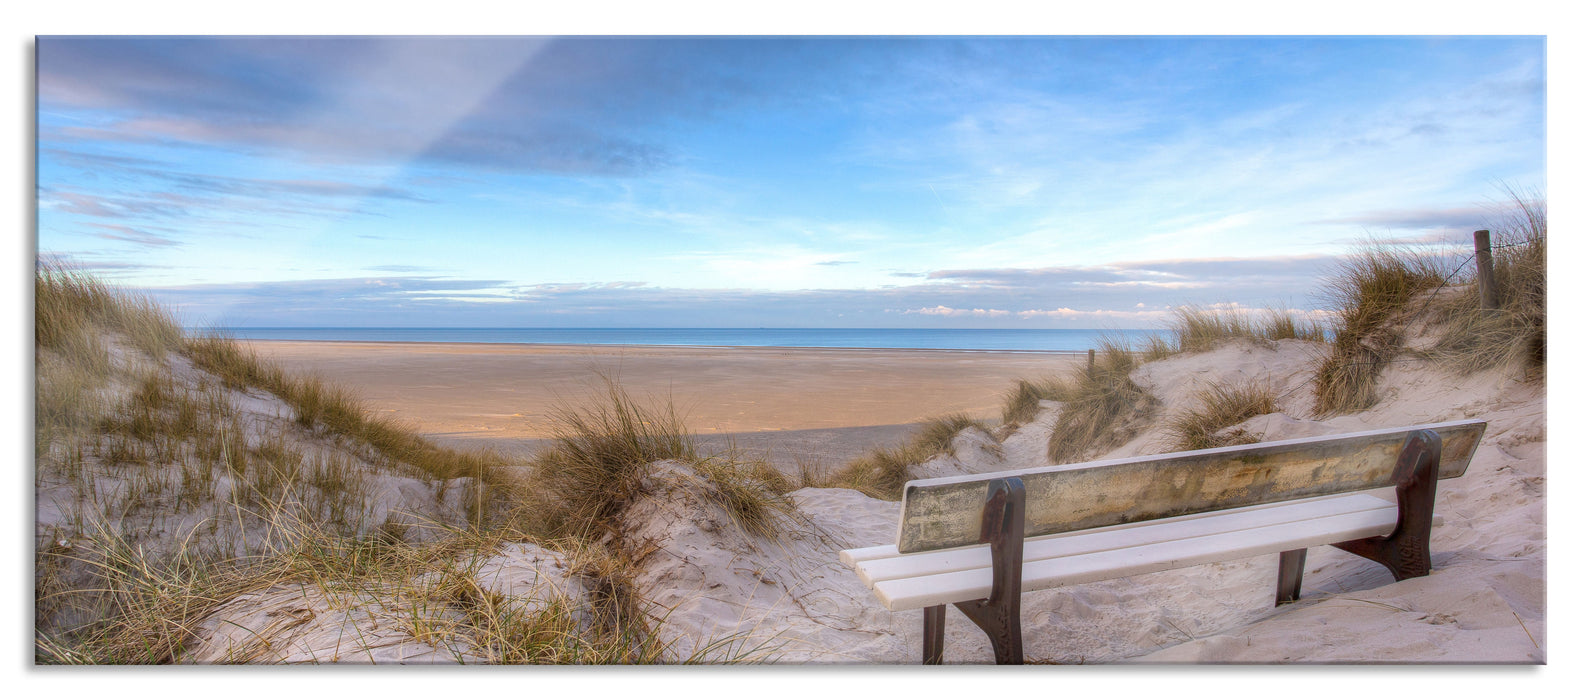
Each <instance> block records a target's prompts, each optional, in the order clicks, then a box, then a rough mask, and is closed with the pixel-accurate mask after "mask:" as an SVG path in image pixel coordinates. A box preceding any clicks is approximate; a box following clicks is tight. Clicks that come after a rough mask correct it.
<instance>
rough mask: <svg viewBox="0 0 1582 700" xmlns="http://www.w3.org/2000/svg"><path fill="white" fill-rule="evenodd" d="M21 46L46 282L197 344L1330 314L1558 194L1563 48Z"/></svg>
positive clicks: (1472, 40) (1063, 42)
mask: <svg viewBox="0 0 1582 700" xmlns="http://www.w3.org/2000/svg"><path fill="white" fill-rule="evenodd" d="M36 48H37V55H36V69H37V83H36V85H37V110H38V112H37V126H36V129H37V188H38V189H37V192H38V195H37V248H38V254H39V256H40V257H41V258H43V259H47V260H53V261H60V262H62V263H65V264H68V265H71V266H74V267H77V268H80V269H84V270H87V271H90V272H92V273H94V274H96V275H98V276H100V277H101V278H103V279H105V280H106V281H109V282H112V283H114V284H116V285H120V286H122V287H126V288H129V289H133V290H136V291H141V292H145V293H147V294H149V295H150V296H152V297H154V298H155V299H157V300H159V301H161V302H164V303H166V304H168V305H169V306H170V307H171V308H172V309H173V310H175V311H176V312H177V314H178V316H179V318H180V319H181V320H182V322H183V323H186V324H188V325H192V326H214V325H219V326H230V327H249V326H394V327H435V326H440V327H445V326H449V327H759V326H766V327H915V328H947V327H953V328H980V327H981V328H1149V327H1156V326H1157V325H1158V324H1160V323H1161V322H1164V321H1166V320H1168V318H1169V317H1170V313H1171V309H1173V308H1176V307H1180V306H1183V305H1195V306H1204V307H1215V308H1245V309H1260V308H1265V307H1272V308H1280V309H1294V310H1298V311H1302V312H1307V311H1314V310H1321V309H1323V308H1324V307H1325V306H1326V302H1325V300H1324V298H1323V294H1322V290H1321V284H1320V282H1321V279H1322V278H1323V276H1324V275H1325V274H1326V272H1328V271H1330V270H1332V269H1334V265H1335V264H1336V263H1337V260H1338V259H1339V258H1340V256H1344V255H1346V254H1347V253H1350V252H1355V251H1356V250H1357V249H1358V247H1359V246H1361V245H1364V244H1366V243H1367V242H1369V241H1375V242H1380V241H1382V242H1384V243H1386V244H1391V243H1411V244H1420V245H1421V244H1437V243H1443V242H1447V241H1448V242H1451V243H1450V245H1453V246H1454V250H1455V251H1456V254H1458V255H1459V254H1462V252H1466V253H1470V250H1469V248H1470V237H1471V232H1472V230H1474V229H1476V228H1483V227H1485V226H1486V224H1487V222H1489V221H1490V220H1491V219H1493V218H1497V217H1498V214H1499V212H1498V209H1499V207H1500V205H1501V204H1502V203H1503V202H1504V201H1505V200H1506V198H1505V188H1506V187H1514V188H1516V189H1519V190H1521V191H1528V192H1531V191H1536V192H1540V193H1541V192H1542V191H1543V190H1544V188H1545V186H1546V167H1547V166H1546V123H1545V111H1546V99H1547V75H1546V60H1545V53H1546V45H1545V40H1544V38H1542V37H1531V36H1527V37H1523V36H1515V37H1410V38H1402V37H1330V38H1324V37H1307V38H1302V37H1284V38H1259V37H1224V38H1211V37H1197V38H1171V37H1133V38H1127V37H1010V38H952V37H941V38H904V37H891V38H833V37H816V38H668V37H662V38H652V37H651V38H641V37H638V38H601V37H571V38H555V37H534V38H499V37H490V38H470V39H468V38H378V37H360V38H325V37H314V38H309V37H275V38H248V37H214V38H204V37H180V38H158V37H153V38H128V37H83V38H74V37H63V36H42V37H39V38H38V39H37V42H36ZM1463 248H1466V249H1468V250H1465V251H1463V250H1462V249H1463Z"/></svg>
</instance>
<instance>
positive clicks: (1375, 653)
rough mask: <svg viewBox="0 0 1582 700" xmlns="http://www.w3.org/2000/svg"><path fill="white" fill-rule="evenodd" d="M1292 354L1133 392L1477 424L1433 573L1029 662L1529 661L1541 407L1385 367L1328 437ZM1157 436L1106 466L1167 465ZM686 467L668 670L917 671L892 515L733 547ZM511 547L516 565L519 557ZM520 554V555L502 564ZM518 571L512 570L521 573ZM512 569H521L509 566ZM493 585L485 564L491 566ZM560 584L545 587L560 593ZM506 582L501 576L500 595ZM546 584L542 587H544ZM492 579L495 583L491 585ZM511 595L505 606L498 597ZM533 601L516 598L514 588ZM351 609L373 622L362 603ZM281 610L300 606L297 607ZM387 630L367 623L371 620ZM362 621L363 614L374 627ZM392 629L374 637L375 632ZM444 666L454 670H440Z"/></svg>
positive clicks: (1287, 426) (952, 645)
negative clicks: (895, 586) (877, 582)
mask: <svg viewBox="0 0 1582 700" xmlns="http://www.w3.org/2000/svg"><path fill="white" fill-rule="evenodd" d="M1316 356H1317V347H1316V346H1314V345H1312V344H1309V343H1303V342H1297V341H1284V342H1280V343H1274V344H1253V343H1234V344H1230V345H1227V346H1225V347H1222V348H1220V349H1218V350H1215V351H1212V352H1207V353H1198V354H1190V355H1182V356H1177V357H1173V358H1170V359H1168V360H1164V361H1161V362H1157V363H1152V364H1149V365H1145V366H1144V367H1143V368H1142V369H1140V370H1138V371H1137V372H1135V373H1134V375H1133V378H1134V380H1136V381H1138V382H1139V383H1140V384H1143V385H1145V386H1147V387H1148V388H1150V389H1151V390H1152V391H1153V392H1154V393H1155V394H1156V395H1157V396H1159V397H1160V398H1161V399H1162V400H1163V401H1164V402H1165V405H1166V407H1167V408H1166V410H1167V411H1169V410H1182V409H1183V408H1185V407H1187V406H1188V405H1189V403H1190V399H1189V396H1190V395H1191V393H1192V391H1193V390H1194V388H1195V387H1197V386H1199V385H1201V384H1203V383H1204V382H1211V381H1221V380H1238V381H1240V380H1248V379H1256V380H1262V381H1267V382H1269V383H1270V384H1271V385H1273V386H1274V387H1276V388H1277V390H1278V391H1280V392H1281V393H1282V394H1285V395H1284V396H1283V397H1282V398H1281V400H1280V401H1279V407H1280V412H1279V413H1276V414H1271V415H1269V416H1260V417H1257V418H1254V419H1252V420H1249V421H1247V422H1246V423H1244V424H1243V427H1245V428H1246V429H1247V430H1249V431H1252V432H1254V433H1258V434H1261V435H1262V436H1263V437H1264V438H1265V439H1282V438H1291V437H1299V436H1305V435H1317V434H1326V433H1335V432H1345V431H1354V430H1361V429H1368V428H1376V427H1388V426H1402V425H1410V424H1416V423H1428V422H1437V421H1447V420H1455V419H1460V418H1467V417H1476V418H1481V419H1484V420H1487V421H1488V422H1489V428H1488V431H1487V433H1486V434H1485V436H1484V439H1483V442H1482V444H1481V445H1480V447H1479V449H1478V452H1477V455H1476V457H1475V458H1474V459H1473V461H1472V463H1471V466H1470V467H1469V469H1468V471H1467V473H1466V475H1465V476H1463V477H1461V478H1458V479H1450V480H1446V481H1442V482H1441V483H1440V485H1439V495H1438V501H1437V507H1436V512H1438V513H1440V514H1441V515H1442V516H1443V518H1444V524H1443V525H1442V526H1441V527H1437V528H1435V530H1434V535H1433V540H1432V549H1433V566H1434V570H1433V573H1432V574H1431V575H1430V576H1427V577H1423V578H1418V579H1411V580H1407V581H1402V582H1394V581H1393V580H1392V579H1391V577H1390V576H1389V574H1388V573H1387V572H1386V571H1385V570H1384V568H1383V567H1381V566H1379V565H1377V564H1374V563H1372V562H1369V561H1366V560H1363V559H1360V558H1357V557H1354V556H1351V555H1349V554H1345V553H1343V552H1340V551H1338V550H1334V549H1332V548H1320V549H1315V550H1313V551H1312V552H1311V553H1310V555H1309V558H1308V567H1307V571H1306V577H1305V581H1304V587H1303V599H1302V600H1301V601H1299V602H1297V603H1296V604H1293V605H1287V606H1281V607H1278V608H1276V607H1275V606H1274V605H1273V602H1274V600H1273V598H1274V576H1275V560H1276V557H1275V556H1274V555H1269V556H1264V557H1255V558H1252V559H1246V560H1240V561H1228V562H1221V563H1217V564H1212V565H1207V566H1199V567H1194V568H1189V569H1182V570H1177V571H1169V572H1160V573H1155V574H1149V575H1146V576H1136V577H1131V578H1125V579H1117V580H1112V581H1104V582H1098V583H1093V584H1087V585H1080V586H1070V587H1064V588H1059V589H1054V590H1046V591H1036V592H1032V593H1028V594H1026V595H1025V596H1024V598H1023V608H1022V609H1023V633H1024V645H1025V648H1026V652H1027V655H1028V656H1029V657H1030V658H1032V659H1035V660H1047V661H1054V662H1061V663H1118V662H1124V663H1177V662H1191V663H1293V662H1294V663H1332V662H1348V663H1436V662H1468V663H1517V664H1532V663H1543V662H1544V661H1545V660H1546V650H1545V649H1546V625H1545V620H1546V608H1545V578H1544V572H1545V564H1546V549H1545V512H1544V505H1545V491H1546V487H1545V473H1546V460H1545V446H1546V444H1547V433H1546V429H1545V405H1544V402H1545V391H1544V387H1543V386H1542V385H1541V384H1524V383H1521V382H1518V381H1515V380H1514V379H1511V378H1509V377H1503V376H1501V375H1499V374H1497V373H1488V374H1484V375H1479V376H1474V377H1470V378H1457V377H1452V376H1448V375H1445V374H1442V373H1439V372H1437V371H1434V370H1432V369H1429V368H1426V367H1422V366H1416V365H1414V364H1412V363H1403V364H1399V365H1396V366H1394V367H1392V368H1391V369H1389V370H1388V371H1387V372H1386V373H1385V375H1384V377H1383V380H1382V381H1383V384H1382V387H1383V388H1382V395H1383V396H1384V400H1383V401H1382V402H1381V403H1380V404H1379V405H1378V406H1377V407H1375V408H1373V409H1370V410H1368V411H1365V412H1362V413H1358V414H1355V415H1349V416H1341V417H1336V418H1332V419H1327V420H1314V419H1312V418H1311V417H1310V410H1311V398H1310V391H1311V386H1310V385H1304V384H1305V382H1306V381H1307V378H1308V377H1310V376H1311V363H1312V362H1313V360H1314V359H1315V358H1316ZM1059 410H1060V407H1059V406H1058V405H1055V404H1046V405H1045V406H1044V407H1043V409H1042V412H1041V413H1040V415H1039V417H1038V419H1037V420H1035V421H1033V422H1032V423H1030V424H1028V425H1026V426H1023V427H1022V428H1021V429H1020V430H1018V431H1017V432H1015V433H1014V434H1011V435H1009V436H1007V437H1006V438H1005V439H1004V441H1003V443H1002V444H1001V445H1000V446H999V449H998V450H996V449H994V447H993V443H994V440H993V439H992V437H990V436H988V435H987V434H985V433H982V432H980V431H968V432H967V433H964V434H963V435H961V436H958V438H957V439H956V450H955V451H956V456H954V457H939V458H936V459H934V460H931V461H930V462H929V463H927V464H924V465H921V466H920V467H919V470H918V471H919V473H920V475H923V476H938V475H945V474H956V473H978V472H986V471H993V470H1000V469H1011V468H1020V467H1033V466H1041V465H1042V464H1044V463H1045V460H1044V457H1043V450H1044V445H1045V442H1046V441H1047V438H1048V435H1049V431H1050V429H1051V426H1052V425H1053V422H1054V420H1055V417H1056V416H1057V415H1058V411H1059ZM1158 425H1159V421H1156V422H1155V427H1152V428H1150V429H1149V430H1147V431H1145V432H1144V433H1143V434H1141V435H1139V436H1138V437H1137V438H1136V439H1134V440H1132V441H1131V442H1130V443H1128V444H1127V445H1125V446H1122V447H1121V448H1119V449H1117V450H1115V451H1113V452H1112V453H1110V454H1108V455H1105V456H1106V457H1115V456H1124V455H1135V454H1145V453H1151V452H1157V451H1160V450H1161V449H1163V447H1164V445H1165V444H1166V443H1165V439H1164V435H1163V432H1162V430H1161V429H1160V428H1159V427H1158ZM706 488H707V487H706V486H705V485H704V484H703V482H702V481H701V480H700V478H699V477H698V476H697V475H696V474H695V473H694V472H693V471H692V470H691V469H690V468H689V467H687V466H686V465H682V464H678V463H661V464H659V465H657V466H656V468H655V472H654V475H653V476H652V477H651V479H650V481H649V488H648V493H647V495H646V496H645V497H643V498H642V499H640V500H639V501H638V502H637V503H636V504H635V505H633V506H632V507H631V508H630V509H628V510H627V511H626V512H625V514H624V516H623V517H624V519H625V524H626V527H627V532H628V533H629V537H630V542H632V543H634V544H635V546H637V547H638V548H639V549H641V550H643V551H645V552H646V555H645V556H643V557H642V558H641V559H640V560H639V562H638V564H637V566H638V571H637V572H636V580H637V584H638V586H639V589H640V591H641V592H642V594H643V595H644V597H645V598H646V599H647V601H648V602H649V605H650V611H651V612H652V613H653V614H655V615H656V616H658V617H661V618H662V619H663V623H662V624H661V625H660V626H659V629H660V633H661V635H663V638H664V639H665V640H666V641H667V642H669V643H670V644H672V645H673V646H672V651H673V652H674V655H675V656H676V658H677V659H684V658H688V657H690V656H693V655H701V657H702V658H704V659H715V660H720V659H726V658H741V657H745V658H749V659H756V660H765V661H775V662H781V663H836V664H912V663H917V662H918V660H919V658H920V655H921V639H920V637H921V630H922V622H921V612H920V611H911V612H903V613H890V612H888V611H885V610H884V609H883V608H882V607H880V606H879V604H878V602H877V601H876V600H875V599H874V598H873V597H872V594H871V593H870V592H869V591H868V590H867V589H866V587H864V586H863V585H862V584H861V583H860V582H859V581H858V579H857V577H856V576H855V574H854V573H852V572H851V571H850V570H849V569H847V568H846V567H845V566H843V565H841V564H840V563H839V560H838V557H837V553H838V552H839V550H841V549H843V548H847V547H854V546H867V545H874V544H881V543H886V542H892V541H893V538H894V534H895V520H896V517H897V513H898V507H899V504H897V503H892V502H885V501H879V500H875V499H872V498H868V497H865V496H862V495H861V494H858V493H856V492H854V491H848V490H843V489H803V490H801V491H797V492H795V493H794V494H792V497H793V498H794V500H795V502H796V504H797V506H798V512H799V513H800V515H799V517H798V519H797V522H794V523H789V527H788V533H787V534H785V535H783V536H781V537H779V538H777V539H765V538H761V537H755V536H750V535H747V534H745V533H744V532H743V531H742V530H741V529H740V528H738V527H737V526H736V525H735V524H734V523H733V522H732V521H731V520H730V518H729V516H728V515H726V514H725V512H724V511H723V510H721V509H720V508H719V507H718V506H717V505H714V504H713V503H712V502H710V501H709V499H707V498H706V497H705V496H704V492H705V489H706ZM524 551H526V550H524ZM516 554H517V555H522V552H517V553H516ZM531 554H532V555H533V556H532V557H529V558H530V559H531V558H534V557H536V558H537V560H538V563H537V564H532V565H522V566H517V568H514V569H511V571H513V572H514V573H513V574H511V575H509V576H505V577H503V579H502V577H500V576H498V575H496V576H495V577H494V578H493V579H491V580H490V581H489V582H487V583H486V584H485V585H487V586H489V587H490V588H491V589H492V590H499V591H503V592H505V593H507V594H511V593H512V592H513V591H514V593H515V594H516V595H517V598H518V602H519V604H531V603H530V601H531V599H533V598H534V597H535V596H542V595H544V593H543V592H542V591H544V590H553V591H568V590H569V591H572V592H573V594H575V592H576V590H577V588H576V585H575V584H574V583H573V582H570V581H568V580H566V579H565V578H564V576H563V574H553V575H552V571H551V570H554V571H559V569H558V568H557V566H558V564H554V562H555V561H558V560H556V559H555V556H554V555H553V554H550V553H546V552H542V551H534V552H531ZM518 558H519V559H520V558H521V556H518ZM524 567H525V568H524ZM497 568H498V567H497ZM556 576H559V578H555V577H556ZM513 577H514V578H513ZM540 577H542V580H543V581H547V582H550V583H553V584H554V585H550V586H540V585H539V584H540ZM502 580H504V581H505V583H504V584H502V583H501V581H502ZM512 580H515V581H518V583H519V584H520V585H518V586H517V587H516V588H515V589H513V588H511V585H510V581H512ZM528 590H531V591H535V592H533V593H527V594H525V595H524V594H523V593H522V592H523V591H528ZM315 595H316V594H315V593H314V592H313V591H311V590H303V591H273V592H268V593H266V594H265V596H264V597H263V598H260V599H259V600H258V601H257V602H256V603H254V604H252V605H246V604H243V602H242V601H237V602H235V603H233V604H232V605H231V606H228V608H227V609H226V610H225V611H222V614H221V615H217V616H215V617H214V618H211V620H210V621H209V622H208V623H206V624H207V625H208V627H206V628H205V629H211V630H217V631H216V632H213V633H211V636H210V637H209V639H208V641H207V646H204V647H202V648H201V649H200V650H199V651H198V652H196V654H195V656H194V657H193V658H194V659H204V660H212V659H216V658H225V655H226V654H230V653H235V649H236V648H237V647H238V644H239V642H237V640H235V639H233V638H231V637H227V636H226V635H225V634H224V633H223V628H224V626H225V622H224V620H233V621H244V622H245V621H247V620H252V621H253V622H254V623H259V622H262V620H261V619H260V618H258V617H257V616H258V615H259V614H260V613H259V608H258V607H257V606H258V605H261V604H263V603H264V602H265V600H266V599H269V596H274V599H278V600H277V601H276V603H275V605H277V607H283V608H290V609H304V610H315V611H317V610H318V608H317V607H315V606H316V605H318V603H316V602H315V601H316V600H318V599H317V598H315V597H314V596H315ZM357 605H360V606H365V607H366V606H369V605H376V603H371V602H368V601H359V602H358V603H357ZM293 606H294V607H293ZM381 614H382V613H381ZM315 615H316V618H315V621H311V622H304V623H301V624H300V625H297V626H295V627H293V631H292V632H291V634H290V636H289V638H288V639H282V640H281V641H284V642H287V643H286V644H283V645H278V646H279V648H281V649H282V651H281V652H280V654H281V655H280V656H279V657H277V659H278V660H291V661H303V660H310V659H316V660H324V657H323V656H322V654H323V653H324V651H323V649H322V647H323V645H324V641H325V640H327V639H330V638H331V637H334V638H337V639H344V638H345V633H344V625H345V624H346V623H345V619H346V617H345V616H344V615H335V614H327V613H324V612H322V611H320V612H316V613H315ZM370 615H371V616H372V617H377V616H378V615H376V614H372V613H370ZM392 628H397V629H398V628H400V625H398V624H393V623H392V624H387V625H386V626H385V629H387V630H388V629H392ZM389 634H390V635H393V636H390V637H389V638H388V639H387V638H381V641H380V642H379V645H380V646H379V647H378V649H381V650H383V651H378V652H367V651H364V652H361V655H360V656H359V655H358V654H357V653H352V654H342V655H340V656H339V657H338V658H339V659H340V660H345V661H357V660H365V659H371V660H374V661H391V662H445V661H458V660H463V661H465V660H471V659H473V657H472V656H471V655H469V654H468V653H466V651H465V650H461V651H455V650H452V651H451V652H448V653H447V652H441V651H439V650H435V649H433V648H432V647H427V646H424V645H421V644H415V643H414V640H407V639H401V638H400V635H399V634H396V633H393V632H392V633H389ZM447 654H448V655H447ZM946 661H947V663H987V662H990V661H992V654H991V652H990V649H989V645H988V643H987V640H986V638H985V637H984V635H983V634H982V633H981V632H980V631H978V630H977V628H976V627H974V626H972V625H971V623H969V622H967V621H966V620H965V618H963V617H962V616H961V615H960V614H959V613H958V612H957V611H955V610H950V611H949V612H948V614H947V626H946Z"/></svg>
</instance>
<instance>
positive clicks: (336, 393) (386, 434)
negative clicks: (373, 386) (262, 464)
mask: <svg viewBox="0 0 1582 700" xmlns="http://www.w3.org/2000/svg"><path fill="white" fill-rule="evenodd" d="M183 350H184V352H185V354H186V355H187V356H188V357H190V358H191V359H192V362H193V364H194V365H196V366H197V367H199V368H200V369H203V370H205V371H208V372H210V373H212V374H214V375H215V376H218V377H219V378H220V379H221V380H222V381H224V382H225V383H226V384H227V385H228V386H230V387H232V388H237V389H259V390H262V391H266V392H269V393H270V394H273V395H275V396H277V397H279V398H280V399H281V400H282V401H285V402H286V404H287V405H289V406H290V407H291V409H292V411H293V414H294V415H293V418H294V420H295V421H296V423H297V424H298V425H301V426H302V427H304V428H309V429H313V430H321V431H323V432H325V433H327V434H330V435H336V436H341V437H344V438H347V439H349V440H351V441H352V442H354V443H358V444H364V445H367V446H369V447H371V448H373V450H375V451H376V453H377V454H378V455H382V456H383V457H384V460H385V463H386V464H387V465H388V466H390V467H392V468H399V467H409V468H411V469H414V470H416V471H417V472H419V473H422V474H425V475H427V476H428V477H430V478H433V479H454V478H458V477H471V478H481V479H487V478H488V477H489V475H490V472H491V469H492V467H495V466H498V465H500V464H503V463H504V460H503V458H502V457H501V456H500V455H498V454H493V453H490V452H488V451H481V450H478V451H470V452H464V451H459V450H452V449H449V448H444V447H439V446H437V445H435V444H434V443H433V442H431V441H429V440H427V439H426V438H423V437H422V436H420V435H418V434H417V433H415V432H413V431H412V429H410V428H409V427H407V426H404V425H401V424H400V423H398V422H396V421H394V420H392V419H390V418H385V417H382V416H375V415H372V414H371V413H370V412H369V411H368V410H367V408H366V407H365V406H363V404H362V402H361V400H359V399H358V398H357V397H356V396H355V395H354V394H353V393H352V392H350V391H348V390H347V389H345V388H343V387H339V386H335V385H334V384H331V383H330V382H327V381H325V380H323V379H320V378H318V377H314V376H303V375H293V374H290V373H288V372H286V371H285V370H283V369H281V368H280V367H279V366H278V365H275V364H273V363H270V362H267V361H265V360H263V359H262V358H260V357H258V355H257V353H255V352H253V351H252V350H251V349H248V348H246V347H244V346H242V345H241V344H240V343H237V342H236V341H235V340H233V339H231V338H228V337H225V336H223V335H209V336H204V337H197V338H193V339H191V340H189V341H187V342H186V343H185V346H184V348H183Z"/></svg>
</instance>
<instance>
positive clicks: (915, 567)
mask: <svg viewBox="0 0 1582 700" xmlns="http://www.w3.org/2000/svg"><path fill="white" fill-rule="evenodd" d="M1379 509H1384V510H1388V511H1390V512H1391V514H1392V516H1393V514H1394V512H1395V504H1394V503H1391V502H1390V501H1386V500H1384V499H1382V498H1377V497H1374V496H1369V495H1366V494H1352V495H1349V496H1341V497H1326V498H1318V499H1308V500H1303V501H1294V502H1290V503H1285V504H1279V505H1274V506H1269V505H1264V506H1254V507H1250V508H1238V509H1234V510H1228V511H1221V512H1219V513H1213V514H1197V515H1193V516H1185V517H1181V518H1171V519H1167V520H1153V521H1148V522H1144V523H1130V524H1127V525H1118V526H1112V527H1108V528H1103V529H1097V530H1089V531H1086V532H1082V533H1059V534H1055V535H1045V536H1043V537H1032V538H1028V539H1027V541H1026V542H1025V544H1024V545H1023V549H1022V558H1023V560H1024V561H1028V562H1031V561H1037V560H1040V559H1052V558H1055V557H1065V556H1073V555H1077V554H1086V553H1089V552H1098V551H1103V550H1107V549H1119V548H1123V547H1137V546H1142V545H1147V544H1155V543H1159V542H1169V541H1173V540H1180V539H1189V538H1193V537H1202V536H1205V535H1214V534H1220V533H1226V532H1235V531H1239V530H1250V529H1254V528H1261V527H1268V526H1270V525H1279V524H1283V523H1290V522H1299V521H1304V520H1313V519H1316V518H1322V517H1327V516H1333V515H1346V514H1350V513H1360V512H1365V511H1371V510H1379ZM990 566H991V563H990V561H989V548H988V547H987V546H986V545H978V546H973V547H958V548H953V549H943V550H935V551H932V552H920V553H917V554H912V555H909V556H905V557H901V556H896V557H891V558H882V559H873V560H869V561H865V562H862V563H861V564H860V565H859V566H857V567H856V568H857V574H858V576H859V577H860V578H861V579H862V582H863V583H864V584H867V585H868V586H870V587H872V586H873V585H874V584H875V583H877V582H879V581H888V580H891V579H898V578H912V577H915V576H922V575H929V574H941V573H947V572H950V571H963V570H967V569H980V568H988V567H990Z"/></svg>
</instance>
